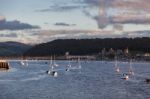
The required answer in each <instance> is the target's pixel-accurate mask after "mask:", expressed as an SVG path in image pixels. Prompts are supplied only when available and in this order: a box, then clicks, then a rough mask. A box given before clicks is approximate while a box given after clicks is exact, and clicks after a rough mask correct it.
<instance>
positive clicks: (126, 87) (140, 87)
mask: <svg viewBox="0 0 150 99" xmlns="http://www.w3.org/2000/svg"><path fill="white" fill-rule="evenodd" d="M26 63H28V65H24V66H23V65H21V63H20V61H14V60H10V61H9V64H10V69H9V70H7V71H0V99H150V84H146V83H145V78H150V63H148V62H133V63H132V68H133V71H134V75H133V76H130V77H129V79H128V80H123V79H121V78H122V74H123V73H126V72H127V71H128V69H129V63H128V62H118V66H119V67H120V71H121V72H120V73H116V72H115V69H114V64H115V62H113V61H112V62H107V61H88V62H85V61H81V66H82V68H81V69H73V70H70V71H68V72H66V71H65V69H66V67H67V65H68V61H56V63H57V64H58V65H59V66H58V67H56V68H54V69H55V70H56V71H57V72H58V76H57V77H53V76H51V75H48V74H46V71H47V70H48V69H49V62H48V61H46V60H45V61H42V60H41V61H27V62H26ZM72 63H73V64H75V62H72Z"/></svg>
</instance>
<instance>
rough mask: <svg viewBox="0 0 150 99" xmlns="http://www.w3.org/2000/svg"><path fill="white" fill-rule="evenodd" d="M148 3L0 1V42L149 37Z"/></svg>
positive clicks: (116, 0)
mask: <svg viewBox="0 0 150 99" xmlns="http://www.w3.org/2000/svg"><path fill="white" fill-rule="evenodd" d="M149 4H150V0H0V42H5V41H17V42H22V43H29V44H37V43H43V42H49V41H52V40H55V39H70V38H74V39H81V38H122V37H129V38H133V37H150V6H149Z"/></svg>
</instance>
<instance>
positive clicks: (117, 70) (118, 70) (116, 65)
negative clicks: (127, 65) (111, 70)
mask: <svg viewBox="0 0 150 99" xmlns="http://www.w3.org/2000/svg"><path fill="white" fill-rule="evenodd" d="M115 71H116V72H117V73H119V72H120V68H119V67H118V61H117V60H116V61H115Z"/></svg>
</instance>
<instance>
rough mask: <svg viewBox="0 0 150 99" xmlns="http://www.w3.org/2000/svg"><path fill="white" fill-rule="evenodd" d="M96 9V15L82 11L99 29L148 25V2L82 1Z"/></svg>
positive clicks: (149, 13) (141, 0)
mask: <svg viewBox="0 0 150 99" xmlns="http://www.w3.org/2000/svg"><path fill="white" fill-rule="evenodd" d="M83 2H84V3H86V4H88V5H89V7H90V5H91V6H95V7H97V8H98V10H97V15H94V14H92V11H91V10H86V11H83V12H84V14H85V15H86V16H88V17H91V18H92V19H94V20H95V21H96V22H97V25H98V27H99V28H101V29H103V28H105V27H106V26H107V25H114V24H143V25H144V24H150V6H149V4H150V1H149V0H83Z"/></svg>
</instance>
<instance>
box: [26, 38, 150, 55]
mask: <svg viewBox="0 0 150 99" xmlns="http://www.w3.org/2000/svg"><path fill="white" fill-rule="evenodd" d="M127 47H128V48H129V50H132V51H141V52H150V38H148V37H143V38H105V39H59V40H54V41H52V42H48V43H43V44H39V45H36V46H33V47H32V48H31V49H29V50H28V51H27V52H25V53H24V55H25V56H49V55H64V54H65V52H70V54H72V55H85V54H88V55H89V54H97V53H99V52H101V50H102V49H103V48H106V50H109V49H110V48H113V49H115V50H116V49H122V50H123V49H125V48H127Z"/></svg>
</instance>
